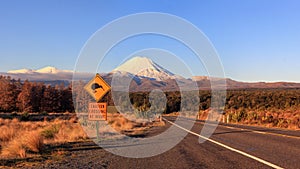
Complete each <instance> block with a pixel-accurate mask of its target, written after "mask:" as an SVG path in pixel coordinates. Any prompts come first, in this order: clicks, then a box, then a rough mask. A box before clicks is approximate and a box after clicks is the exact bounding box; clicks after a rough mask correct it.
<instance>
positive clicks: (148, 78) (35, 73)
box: [0, 57, 300, 91]
mask: <svg viewBox="0 0 300 169" xmlns="http://www.w3.org/2000/svg"><path fill="white" fill-rule="evenodd" d="M0 74H1V75H4V76H11V77H12V78H14V79H19V78H20V79H21V80H25V79H28V80H30V81H39V82H40V81H42V82H46V83H48V84H51V85H53V84H58V83H61V82H63V83H65V84H67V83H70V82H71V81H72V78H73V71H71V70H60V69H57V68H55V67H51V66H47V67H44V68H41V69H38V70H33V69H19V70H11V71H8V72H6V73H0ZM92 76H93V74H92V73H78V72H76V80H83V81H88V80H90V78H91V77H92ZM101 76H102V77H103V78H104V79H105V80H106V81H107V82H108V83H111V80H112V78H113V77H117V78H118V80H119V82H118V83H119V85H120V86H121V85H122V79H123V78H127V79H128V78H130V79H131V82H130V90H131V91H151V90H152V89H161V90H163V91H173V90H178V89H179V86H189V85H191V84H192V83H194V82H196V83H197V85H198V87H199V89H200V90H209V89H210V87H211V86H210V85H211V81H213V82H214V84H215V85H217V86H218V85H219V86H218V87H224V84H223V83H222V82H223V81H224V79H221V78H216V77H213V78H211V77H207V76H194V77H192V79H186V78H184V77H181V76H179V75H175V74H174V73H172V72H170V71H168V70H166V69H165V68H163V67H161V66H160V65H158V64H157V63H155V62H153V61H152V60H151V59H149V58H146V57H133V58H131V59H130V60H128V61H126V62H125V63H123V64H121V65H120V66H119V67H117V68H115V69H114V70H113V71H112V72H110V73H102V74H101ZM225 80H226V83H227V88H228V89H248V88H300V83H291V82H275V83H266V82H255V83H248V82H239V81H235V80H232V79H229V78H227V79H225Z"/></svg>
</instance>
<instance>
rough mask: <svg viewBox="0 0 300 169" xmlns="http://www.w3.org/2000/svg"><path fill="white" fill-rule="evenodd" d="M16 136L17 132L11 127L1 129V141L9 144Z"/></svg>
mask: <svg viewBox="0 0 300 169" xmlns="http://www.w3.org/2000/svg"><path fill="white" fill-rule="evenodd" d="M15 135H16V130H15V128H14V127H11V126H1V127H0V141H1V142H7V141H10V140H12V139H13V138H14V136H15Z"/></svg>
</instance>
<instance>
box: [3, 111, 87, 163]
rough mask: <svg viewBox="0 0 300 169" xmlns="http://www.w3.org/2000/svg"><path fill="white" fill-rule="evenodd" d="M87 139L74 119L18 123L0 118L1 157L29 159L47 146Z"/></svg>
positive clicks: (15, 119)
mask: <svg viewBox="0 0 300 169" xmlns="http://www.w3.org/2000/svg"><path fill="white" fill-rule="evenodd" d="M87 138H88V137H87V136H86V134H85V132H84V131H83V130H82V128H81V126H80V125H79V123H77V122H76V119H75V117H74V118H71V119H69V120H61V119H55V120H53V121H46V120H45V121H19V119H17V118H14V119H2V118H0V149H1V155H0V156H1V157H2V158H5V157H30V156H35V155H39V154H40V153H43V151H44V150H45V148H46V146H45V145H47V144H57V143H65V142H74V141H83V140H86V139H87Z"/></svg>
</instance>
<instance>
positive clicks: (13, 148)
mask: <svg viewBox="0 0 300 169" xmlns="http://www.w3.org/2000/svg"><path fill="white" fill-rule="evenodd" d="M1 155H2V156H5V157H21V158H24V157H26V149H25V147H24V146H23V144H21V142H20V140H19V139H18V138H15V139H13V140H11V141H9V142H8V143H7V144H6V145H4V146H3V148H2V154H1Z"/></svg>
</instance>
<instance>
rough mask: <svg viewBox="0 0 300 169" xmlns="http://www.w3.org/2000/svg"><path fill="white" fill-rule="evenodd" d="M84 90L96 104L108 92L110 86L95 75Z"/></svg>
mask: <svg viewBox="0 0 300 169" xmlns="http://www.w3.org/2000/svg"><path fill="white" fill-rule="evenodd" d="M84 89H85V90H86V91H87V92H88V93H89V94H90V95H91V96H93V98H94V99H95V100H96V101H97V102H98V101H99V100H100V99H101V98H102V97H103V96H104V95H105V94H106V93H107V92H108V91H109V90H110V86H109V85H108V84H107V83H106V82H105V81H104V80H103V79H102V78H101V76H100V75H99V74H97V75H96V76H95V77H94V78H93V79H92V80H91V81H90V82H89V83H88V84H86V85H85V86H84Z"/></svg>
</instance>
